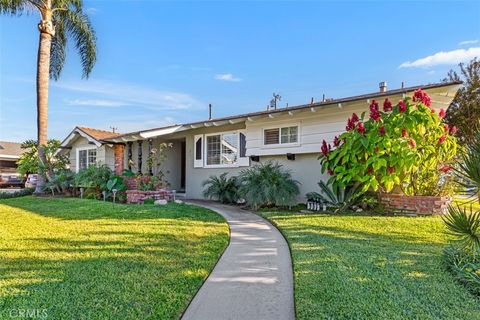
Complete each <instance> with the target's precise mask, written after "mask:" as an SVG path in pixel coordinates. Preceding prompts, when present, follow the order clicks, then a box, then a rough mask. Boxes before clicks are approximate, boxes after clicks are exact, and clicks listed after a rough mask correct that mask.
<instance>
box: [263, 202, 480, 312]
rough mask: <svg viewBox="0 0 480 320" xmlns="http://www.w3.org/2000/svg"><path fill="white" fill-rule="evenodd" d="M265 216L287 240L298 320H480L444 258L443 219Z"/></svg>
mask: <svg viewBox="0 0 480 320" xmlns="http://www.w3.org/2000/svg"><path fill="white" fill-rule="evenodd" d="M265 210H267V211H265ZM262 215H264V216H265V217H267V218H268V219H269V220H271V221H272V222H273V223H275V224H276V225H277V226H278V227H279V228H280V230H281V231H282V233H283V234H284V235H285V236H286V238H287V240H288V242H289V244H290V248H291V252H292V259H293V265H294V277H295V302H296V312H297V319H480V300H479V299H478V298H476V297H475V296H474V295H472V294H471V293H470V292H469V291H468V290H467V289H466V288H465V287H464V286H463V285H461V284H460V283H459V282H458V281H456V279H455V278H454V276H452V274H451V273H450V272H448V270H447V269H446V268H445V265H444V263H443V259H444V257H443V251H444V248H445V246H446V244H447V243H448V241H449V239H450V238H449V236H448V235H446V233H445V226H444V223H443V222H442V219H441V218H440V217H435V216H431V217H419V218H411V217H384V216H368V215H358V214H356V215H355V214H350V215H348V214H339V215H335V216H332V215H327V214H299V213H288V212H282V211H268V209H264V211H263V212H262Z"/></svg>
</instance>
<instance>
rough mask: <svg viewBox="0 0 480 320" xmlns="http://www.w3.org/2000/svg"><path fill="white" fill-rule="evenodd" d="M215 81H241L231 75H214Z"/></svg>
mask: <svg viewBox="0 0 480 320" xmlns="http://www.w3.org/2000/svg"><path fill="white" fill-rule="evenodd" d="M215 80H221V81H232V82H239V81H242V79H240V78H237V77H234V76H233V74H231V73H224V74H217V75H215Z"/></svg>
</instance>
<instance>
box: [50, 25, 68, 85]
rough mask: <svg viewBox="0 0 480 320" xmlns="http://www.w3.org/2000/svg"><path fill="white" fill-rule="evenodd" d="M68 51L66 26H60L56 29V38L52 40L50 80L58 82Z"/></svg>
mask: <svg viewBox="0 0 480 320" xmlns="http://www.w3.org/2000/svg"><path fill="white" fill-rule="evenodd" d="M66 49H67V36H66V34H65V29H64V25H63V24H62V23H60V24H58V25H57V26H56V28H55V36H54V37H53V38H52V47H51V51H50V78H52V79H54V80H58V78H59V77H60V73H61V72H62V69H63V66H64V65H65V59H66Z"/></svg>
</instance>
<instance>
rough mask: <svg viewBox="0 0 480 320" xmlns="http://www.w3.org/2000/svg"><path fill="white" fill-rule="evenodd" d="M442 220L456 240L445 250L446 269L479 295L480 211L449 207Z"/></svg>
mask: <svg viewBox="0 0 480 320" xmlns="http://www.w3.org/2000/svg"><path fill="white" fill-rule="evenodd" d="M443 220H444V222H445V225H446V227H447V230H448V232H449V233H450V234H451V235H452V236H453V237H454V239H455V240H456V241H455V242H454V243H453V244H452V245H451V246H450V247H448V248H447V249H446V250H445V257H446V263H447V268H448V269H449V270H450V271H451V272H452V273H453V275H454V276H455V277H456V278H457V279H458V281H460V282H461V283H463V284H464V285H465V286H466V287H467V288H468V289H469V290H470V291H471V292H473V293H474V294H477V295H480V211H477V212H473V210H472V207H470V209H469V210H467V208H465V207H464V208H461V207H460V206H457V207H453V206H449V208H448V213H447V215H445V216H444V217H443Z"/></svg>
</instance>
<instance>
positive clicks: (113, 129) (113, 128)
mask: <svg viewBox="0 0 480 320" xmlns="http://www.w3.org/2000/svg"><path fill="white" fill-rule="evenodd" d="M110 129H112V132H113V133H115V132H116V131H117V130H118V128H117V127H110Z"/></svg>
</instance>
